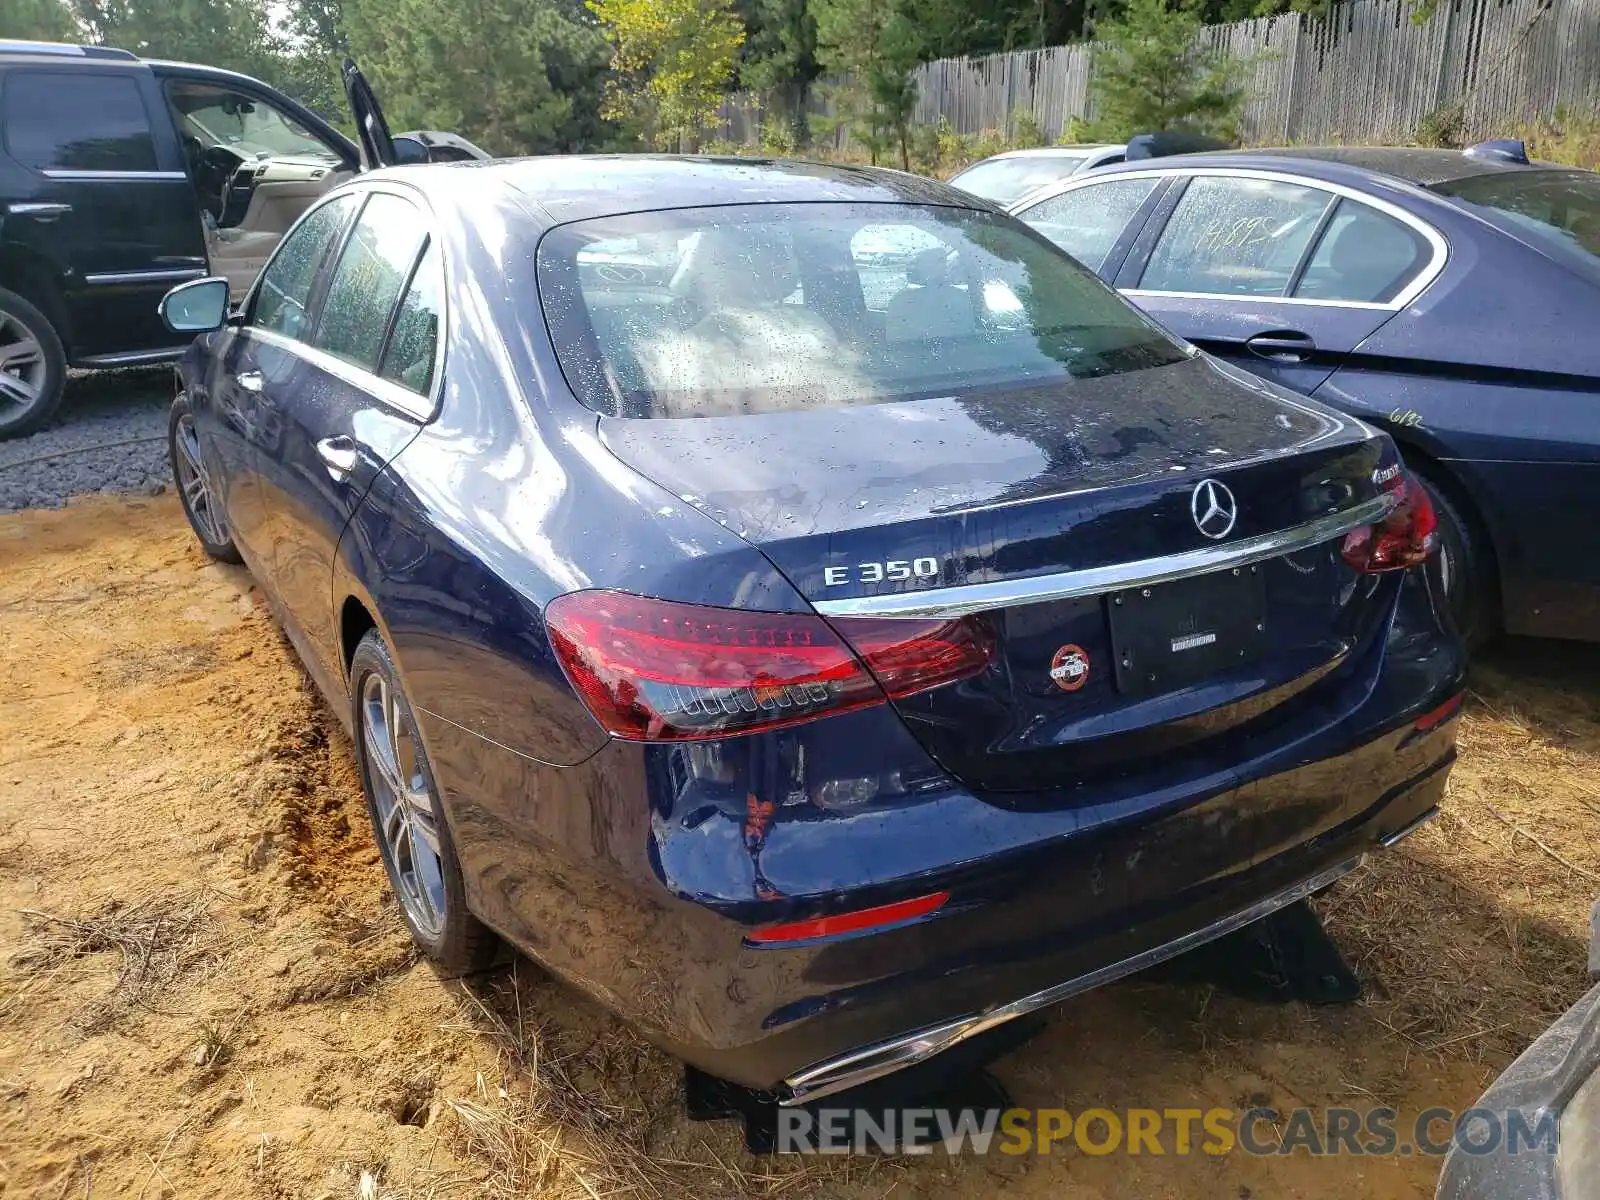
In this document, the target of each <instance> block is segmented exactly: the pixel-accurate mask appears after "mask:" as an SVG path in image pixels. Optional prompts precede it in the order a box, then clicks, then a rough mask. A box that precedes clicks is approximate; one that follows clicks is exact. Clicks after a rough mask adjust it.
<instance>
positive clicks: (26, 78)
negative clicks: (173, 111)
mask: <svg viewBox="0 0 1600 1200" xmlns="http://www.w3.org/2000/svg"><path fill="white" fill-rule="evenodd" d="M4 107H5V136H6V147H7V149H8V150H9V151H10V152H11V157H12V158H14V159H16V160H17V161H18V162H20V163H22V164H24V165H25V166H29V167H34V168H36V169H38V170H41V171H44V170H76V171H154V170H155V169H156V147H155V142H154V141H152V140H151V137H150V121H149V118H148V117H146V115H145V111H144V100H143V98H142V97H141V96H140V95H139V85H138V84H137V83H136V82H135V81H134V79H133V78H132V77H131V76H127V75H94V74H86V73H83V72H79V71H74V72H72V73H71V74H65V73H61V72H42V71H20V72H14V73H13V74H11V75H9V76H8V77H7V78H6V90H5V106H4Z"/></svg>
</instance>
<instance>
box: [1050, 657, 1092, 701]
mask: <svg viewBox="0 0 1600 1200" xmlns="http://www.w3.org/2000/svg"><path fill="white" fill-rule="evenodd" d="M1050 678H1051V679H1052V680H1053V681H1054V682H1055V685H1056V686H1057V687H1058V688H1060V689H1061V690H1062V691H1063V692H1075V691H1077V690H1078V689H1079V688H1081V687H1082V686H1083V685H1084V684H1086V683H1088V682H1089V653H1088V651H1086V650H1085V649H1084V648H1083V647H1082V646H1063V647H1061V649H1059V650H1057V651H1056V656H1055V658H1053V659H1051V660H1050Z"/></svg>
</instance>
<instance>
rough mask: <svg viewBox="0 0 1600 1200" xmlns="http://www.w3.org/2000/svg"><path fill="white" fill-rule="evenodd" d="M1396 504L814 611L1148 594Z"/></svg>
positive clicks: (958, 607) (1344, 529) (1287, 548)
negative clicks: (1103, 562)
mask: <svg viewBox="0 0 1600 1200" xmlns="http://www.w3.org/2000/svg"><path fill="white" fill-rule="evenodd" d="M1397 503H1398V500H1397V499H1396V498H1395V497H1394V496H1393V495H1391V494H1390V493H1387V492H1386V493H1384V494H1383V495H1380V496H1374V497H1373V498H1372V499H1370V500H1364V501H1362V502H1361V503H1360V504H1357V505H1356V506H1354V507H1353V508H1347V509H1344V510H1343V511H1341V512H1336V513H1330V514H1328V515H1327V516H1323V517H1318V518H1317V519H1316V520H1314V521H1307V522H1306V523H1305V524H1304V525H1296V526H1294V527H1293V528H1292V529H1280V530H1278V531H1277V532H1275V533H1264V534H1261V535H1260V536H1258V537H1253V538H1245V539H1244V540H1242V541H1238V542H1231V543H1227V544H1224V545H1214V546H1201V547H1199V548H1197V549H1194V550H1186V551H1184V552H1183V553H1182V554H1169V555H1166V556H1164V557H1162V558H1141V559H1136V560H1134V561H1133V562H1126V563H1114V564H1111V565H1110V566H1104V567H1085V568H1083V569H1081V570H1077V571H1060V572H1057V573H1055V574H1052V575H1030V576H1028V577H1027V578H1025V579H997V580H994V581H992V582H989V583H968V584H962V585H959V586H956V587H948V588H937V589H933V590H930V591H925V592H895V593H892V594H890V595H882V596H855V597H851V598H849V599H841V600H817V601H814V606H815V608H816V610H817V611H818V612H819V613H821V614H823V616H828V617H962V616H966V615H967V614H969V613H977V612H984V611H986V610H988V609H991V608H1008V607H1010V606H1012V605H1015V604H1041V603H1044V602H1046V601H1049V600H1071V599H1075V598H1077V597H1079V596H1097V595H1100V594H1101V593H1103V592H1113V591H1117V590H1118V589H1120V588H1127V587H1148V586H1150V585H1152V584H1157V583H1170V582H1171V581H1172V580H1174V579H1182V578H1183V577H1185V576H1187V575H1203V574H1205V573H1206V572H1208V571H1221V570H1225V569H1227V568H1229V567H1243V566H1249V565H1250V564H1251V563H1258V562H1265V561H1266V560H1267V559H1269V558H1277V557H1279V556H1280V555H1284V554H1293V553H1294V552H1295V551H1297V550H1305V549H1309V548H1310V547H1312V546H1315V545H1318V544H1320V543H1322V542H1326V541H1331V540H1332V539H1334V538H1336V537H1341V536H1343V535H1344V534H1346V533H1349V532H1350V531H1351V530H1352V529H1359V528H1360V527H1361V526H1363V525H1371V524H1373V523H1374V522H1375V521H1379V520H1382V519H1383V518H1384V517H1386V516H1388V514H1389V512H1390V511H1391V510H1392V509H1393V508H1394V506H1395V505H1396V504H1397Z"/></svg>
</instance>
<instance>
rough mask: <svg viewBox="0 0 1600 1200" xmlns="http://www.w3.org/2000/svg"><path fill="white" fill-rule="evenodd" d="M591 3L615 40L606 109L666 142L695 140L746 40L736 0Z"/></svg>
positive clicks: (729, 78) (714, 109)
mask: <svg viewBox="0 0 1600 1200" xmlns="http://www.w3.org/2000/svg"><path fill="white" fill-rule="evenodd" d="M588 7H589V9H590V11H591V12H593V13H594V15H595V16H596V17H598V18H599V20H600V24H601V25H602V27H604V29H605V31H606V34H607V35H608V36H609V37H610V39H611V44H612V47H613V50H612V56H611V68H612V72H613V78H612V80H611V82H610V83H609V84H608V86H607V91H606V101H605V105H604V107H603V108H602V110H601V111H602V112H603V113H604V114H605V115H606V116H608V117H611V118H612V119H613V120H621V121H628V122H631V123H632V124H634V125H635V127H636V128H637V129H638V130H639V132H640V133H641V135H642V136H643V137H645V138H646V139H647V140H649V141H653V142H654V143H655V144H656V145H658V146H660V147H662V148H671V147H675V148H677V149H678V150H683V149H685V148H693V147H695V146H697V145H698V144H699V140H700V137H701V135H702V133H703V132H704V131H705V129H706V127H707V126H708V125H710V124H711V122H712V121H713V120H714V119H715V118H716V115H717V107H718V106H719V105H720V104H721V102H722V97H723V94H724V93H725V92H726V91H727V89H728V87H729V85H730V84H731V83H732V82H733V77H734V72H735V71H736V70H737V69H738V64H739V47H740V46H742V45H743V44H744V39H745V30H744V26H743V24H741V23H740V21H739V17H738V15H737V14H736V13H735V12H734V11H733V7H732V3H731V0H588Z"/></svg>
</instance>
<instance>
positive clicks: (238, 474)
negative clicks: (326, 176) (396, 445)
mask: <svg viewBox="0 0 1600 1200" xmlns="http://www.w3.org/2000/svg"><path fill="white" fill-rule="evenodd" d="M360 206H361V198H360V197H359V196H356V195H352V194H348V193H347V194H345V195H341V196H337V197H334V198H333V199H331V200H328V201H326V202H324V203H323V204H321V205H320V206H318V207H316V208H313V209H312V210H310V211H309V212H308V213H307V214H306V215H305V217H304V219H303V220H301V221H300V222H299V223H298V224H297V225H296V226H295V227H294V229H293V230H291V231H290V232H289V233H288V234H287V235H286V236H285V238H284V240H283V241H282V242H281V243H280V244H279V246H278V249H277V252H276V253H275V254H274V255H273V257H272V259H271V260H270V261H269V262H268V263H267V266H266V268H265V269H264V270H263V271H262V273H261V277H260V279H259V280H258V281H257V283H256V286H255V288H254V290H253V291H252V292H251V293H250V295H249V297H248V298H247V300H246V302H245V306H244V310H243V316H242V318H241V321H240V328H239V331H238V333H237V334H235V335H234V337H233V339H232V341H231V342H230V343H229V344H228V345H227V347H226V349H224V350H223V352H222V353H221V355H220V356H219V362H220V365H219V368H218V370H217V373H216V378H215V379H214V380H213V382H212V386H211V393H210V397H209V403H207V404H206V405H205V406H204V407H203V408H202V409H200V410H198V411H197V413H196V419H197V420H198V421H199V423H200V426H201V435H202V440H203V443H204V444H205V445H207V446H208V447H209V448H210V453H211V454H212V455H213V456H214V460H215V464H216V465H217V466H218V467H219V468H220V469H219V470H218V471H217V472H216V475H217V479H218V484H219V487H220V488H221V490H222V502H223V506H224V511H226V513H227V514H228V525H229V528H230V529H231V530H232V531H233V539H234V542H235V544H236V545H238V546H239V548H240V550H241V551H242V552H243V554H244V556H245V558H246V560H247V561H248V562H249V563H250V564H251V566H252V568H253V569H254V570H255V571H256V572H257V574H258V575H259V576H261V577H262V578H263V580H264V581H267V580H269V577H270V574H271V566H272V563H271V553H272V545H271V534H270V532H269V530H268V525H267V508H266V501H265V499H264V496H263V488H262V483H261V462H262V461H263V459H269V458H271V457H272V456H273V455H275V454H276V453H277V452H278V449H279V446H280V444H281V442H282V440H283V427H282V420H281V417H280V414H279V412H278V411H277V409H276V407H275V405H274V403H273V396H274V395H275V394H277V393H278V392H279V391H280V390H281V389H282V388H284V387H286V386H290V383H289V379H288V377H289V375H290V374H292V373H293V371H294V370H295V369H296V366H297V362H298V360H297V359H296V358H295V356H294V355H293V354H292V353H290V352H288V351H287V350H285V349H284V343H291V344H292V343H294V342H296V341H299V340H302V339H306V338H309V337H310V336H311V329H312V325H311V322H312V310H311V304H312V298H313V296H314V295H315V293H316V285H317V282H318V280H319V279H320V278H321V277H322V275H323V273H324V268H325V267H326V266H327V264H328V263H329V262H331V261H332V258H333V255H334V252H335V251H336V250H337V249H338V247H339V245H340V244H341V242H342V239H343V234H344V232H345V230H346V228H347V227H348V226H349V224H350V221H351V219H352V218H353V217H354V216H355V213H356V210H357V209H359V208H360Z"/></svg>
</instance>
